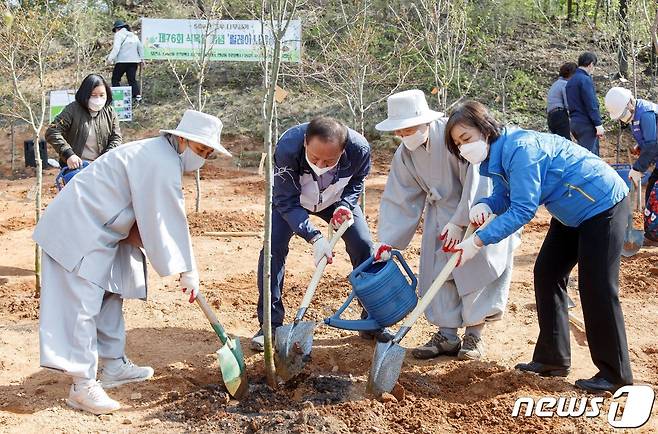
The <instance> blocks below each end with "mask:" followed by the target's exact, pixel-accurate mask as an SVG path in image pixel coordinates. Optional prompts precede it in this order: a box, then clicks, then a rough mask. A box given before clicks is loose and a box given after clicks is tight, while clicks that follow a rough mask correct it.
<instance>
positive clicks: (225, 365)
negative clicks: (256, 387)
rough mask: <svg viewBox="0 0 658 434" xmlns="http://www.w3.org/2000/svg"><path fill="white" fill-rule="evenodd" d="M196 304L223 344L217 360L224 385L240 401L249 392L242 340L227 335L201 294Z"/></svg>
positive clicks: (198, 295) (197, 297) (218, 351)
mask: <svg viewBox="0 0 658 434" xmlns="http://www.w3.org/2000/svg"><path fill="white" fill-rule="evenodd" d="M196 302H197V304H198V305H199V307H200V308H201V310H202V311H203V313H204V314H205V315H206V318H208V321H210V325H211V326H212V328H213V330H215V333H216V334H217V336H218V337H219V340H220V341H221V342H222V347H221V348H220V349H219V350H217V359H218V360H219V369H220V371H221V372H222V379H223V380H224V385H225V386H226V389H227V390H228V393H230V394H231V396H232V397H234V398H236V399H240V398H242V397H244V396H246V394H247V392H249V381H248V380H247V371H246V367H245V364H244V354H243V352H242V347H241V346H240V339H238V338H235V339H232V338H230V337H229V336H228V335H227V334H226V331H225V330H224V327H222V325H221V324H220V323H219V320H218V319H217V316H215V313H214V312H213V311H212V309H210V306H208V303H207V302H206V298H205V297H204V296H203V294H202V293H201V292H199V293H198V294H197V296H196Z"/></svg>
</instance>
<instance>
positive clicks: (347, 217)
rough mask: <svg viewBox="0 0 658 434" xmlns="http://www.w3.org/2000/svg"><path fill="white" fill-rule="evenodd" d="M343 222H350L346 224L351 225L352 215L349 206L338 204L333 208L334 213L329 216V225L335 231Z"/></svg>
mask: <svg viewBox="0 0 658 434" xmlns="http://www.w3.org/2000/svg"><path fill="white" fill-rule="evenodd" d="M344 222H350V223H349V225H348V226H352V224H353V223H354V216H353V215H352V211H350V209H349V208H347V207H346V206H339V207H338V208H336V209H335V210H334V215H333V216H332V217H331V221H330V223H331V227H333V228H334V230H335V231H337V230H338V229H340V227H341V226H342V224H343V223H344Z"/></svg>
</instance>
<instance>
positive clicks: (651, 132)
mask: <svg viewBox="0 0 658 434" xmlns="http://www.w3.org/2000/svg"><path fill="white" fill-rule="evenodd" d="M605 108H606V110H607V111H608V114H609V115H610V118H611V119H612V120H613V121H620V122H622V124H626V125H629V126H630V128H631V133H632V134H633V138H635V141H636V142H637V145H636V146H635V149H634V153H635V154H639V155H638V158H637V160H635V162H634V163H633V167H632V169H631V171H630V172H629V174H628V178H629V179H630V180H631V181H632V182H633V183H634V184H635V186H636V187H637V186H639V185H640V183H641V182H642V177H643V175H644V173H645V172H646V171H647V170H648V169H649V168H650V167H651V165H652V164H655V162H656V160H657V159H658V140H657V134H656V130H657V128H656V126H657V125H658V104H654V103H653V102H651V101H647V100H645V99H639V98H637V99H636V98H635V97H634V96H633V93H632V92H631V91H630V90H628V89H625V88H623V87H613V88H611V89H610V90H609V91H608V93H607V94H606V95H605ZM656 181H658V167H654V170H653V173H651V176H650V177H649V182H648V183H647V188H646V193H645V201H647V202H648V201H649V198H650V196H651V192H652V191H653V186H654V185H655V183H656ZM646 235H648V237H647V239H648V240H649V243H648V244H655V243H656V242H658V238H656V239H654V238H655V235H654V236H652V235H650V234H649V233H647V234H646Z"/></svg>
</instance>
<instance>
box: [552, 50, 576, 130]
mask: <svg viewBox="0 0 658 434" xmlns="http://www.w3.org/2000/svg"><path fill="white" fill-rule="evenodd" d="M577 68H578V65H576V64H575V63H573V62H567V63H565V64H563V65H562V66H561V67H560V75H559V77H558V78H557V80H555V82H554V83H553V85H552V86H551V88H550V89H549V90H548V96H547V97H546V100H547V103H548V104H547V107H546V112H547V114H548V118H547V120H548V131H550V132H551V133H553V134H557V135H558V136H562V137H564V138H565V139H567V140H571V126H570V124H569V102H568V101H567V92H566V87H567V81H569V79H570V78H571V76H572V75H573V74H574V72H576V69H577Z"/></svg>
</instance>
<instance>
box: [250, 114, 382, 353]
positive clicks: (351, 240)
mask: <svg viewBox="0 0 658 434" xmlns="http://www.w3.org/2000/svg"><path fill="white" fill-rule="evenodd" d="M274 165H275V169H274V170H275V172H274V191H273V203H272V328H273V329H276V328H277V327H279V326H281V325H282V324H283V320H284V316H285V312H284V306H283V299H282V296H281V293H282V290H283V278H284V275H285V262H286V257H287V255H288V244H289V243H290V239H291V238H292V236H293V235H298V236H300V237H301V238H303V239H305V240H306V242H308V243H309V244H312V245H313V260H314V262H315V264H316V265H317V264H318V263H319V262H320V260H321V259H322V258H323V257H326V258H327V262H328V263H331V262H332V258H333V252H332V251H331V248H330V247H329V241H328V240H327V239H326V238H324V237H323V236H322V233H321V232H320V230H318V229H317V228H316V227H315V226H314V225H313V223H311V221H310V219H309V215H311V214H312V215H317V216H319V217H320V218H321V219H323V220H325V221H326V222H330V223H331V225H332V226H333V227H334V229H338V227H340V225H341V224H342V222H343V221H344V220H349V219H354V223H353V224H352V226H350V227H349V229H347V231H346V232H345V234H344V235H343V240H344V241H345V246H346V250H347V253H348V255H349V256H350V260H351V262H352V266H353V267H354V268H356V267H357V266H358V265H359V264H361V263H362V262H363V261H365V260H366V259H368V257H370V249H371V246H372V240H371V237H370V230H369V229H368V225H367V223H366V220H365V217H364V215H363V211H362V210H361V208H360V207H359V205H358V199H359V196H360V195H361V193H362V192H363V187H364V183H365V178H366V176H367V175H368V172H369V171H370V145H369V144H368V142H367V140H366V139H365V138H364V137H363V136H362V135H360V134H358V133H357V132H356V131H354V130H352V129H349V128H347V127H345V126H344V125H343V124H341V123H340V122H338V121H337V120H335V119H332V118H329V117H323V116H321V117H317V118H315V119H313V120H312V121H311V122H309V123H305V124H301V125H298V126H296V127H293V128H291V129H289V130H288V131H286V132H285V133H283V135H282V136H281V138H280V139H279V142H278V143H277V146H276V151H275V152H274ZM258 291H259V297H258V321H259V323H260V325H261V327H262V325H263V251H262V250H261V252H260V258H259V260H258ZM368 337H370V338H371V337H372V335H370V336H368ZM251 347H252V349H254V350H256V351H262V349H263V333H262V329H261V330H259V331H258V333H256V335H255V336H254V337H253V339H252V343H251Z"/></svg>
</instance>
